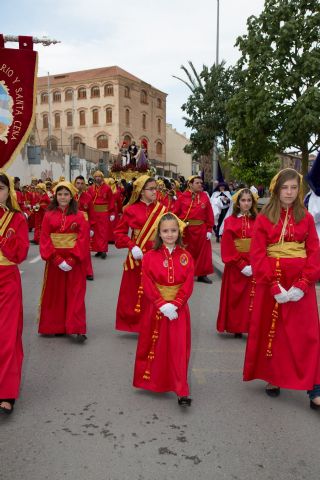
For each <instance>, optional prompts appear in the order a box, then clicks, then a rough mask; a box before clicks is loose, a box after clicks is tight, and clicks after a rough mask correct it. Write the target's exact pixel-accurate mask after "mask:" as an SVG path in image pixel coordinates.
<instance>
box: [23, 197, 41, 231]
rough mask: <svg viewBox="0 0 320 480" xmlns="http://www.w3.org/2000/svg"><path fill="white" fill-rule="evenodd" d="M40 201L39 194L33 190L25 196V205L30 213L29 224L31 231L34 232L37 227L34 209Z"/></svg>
mask: <svg viewBox="0 0 320 480" xmlns="http://www.w3.org/2000/svg"><path fill="white" fill-rule="evenodd" d="M38 201H39V194H38V193H37V192H35V191H33V190H27V191H26V194H25V205H26V209H27V210H28V212H29V217H28V224H29V229H30V230H32V229H33V228H34V226H35V218H34V210H33V207H34V206H35V205H36V204H37V203H38Z"/></svg>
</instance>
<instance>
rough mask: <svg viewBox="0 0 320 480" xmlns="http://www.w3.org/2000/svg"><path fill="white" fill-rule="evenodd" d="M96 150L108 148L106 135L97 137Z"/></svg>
mask: <svg viewBox="0 0 320 480" xmlns="http://www.w3.org/2000/svg"><path fill="white" fill-rule="evenodd" d="M97 148H108V137H107V135H99V137H97Z"/></svg>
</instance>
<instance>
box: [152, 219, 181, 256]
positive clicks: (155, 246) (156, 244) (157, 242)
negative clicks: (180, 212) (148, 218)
mask: <svg viewBox="0 0 320 480" xmlns="http://www.w3.org/2000/svg"><path fill="white" fill-rule="evenodd" d="M165 220H174V221H175V222H176V224H177V227H178V231H179V235H178V238H177V241H176V245H179V247H182V248H183V242H182V234H181V232H180V228H179V223H178V220H177V218H176V216H175V215H173V214H172V213H165V214H164V215H163V216H162V217H161V219H160V222H159V223H158V226H157V231H156V236H155V239H154V244H153V249H154V250H159V248H161V247H162V245H163V241H162V238H161V237H160V227H161V224H162V223H163V222H164V221H165Z"/></svg>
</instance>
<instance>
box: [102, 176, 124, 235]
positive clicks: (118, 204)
mask: <svg viewBox="0 0 320 480" xmlns="http://www.w3.org/2000/svg"><path fill="white" fill-rule="evenodd" d="M104 181H105V182H106V184H107V185H109V187H110V188H111V191H112V194H113V200H114V210H115V219H114V221H113V222H112V223H111V225H110V235H109V243H114V230H115V228H116V227H117V225H118V223H119V220H120V217H121V215H122V200H123V197H122V191H121V190H120V188H118V186H117V182H116V181H115V179H114V178H112V177H110V178H105V180H104Z"/></svg>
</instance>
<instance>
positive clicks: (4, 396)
mask: <svg viewBox="0 0 320 480" xmlns="http://www.w3.org/2000/svg"><path fill="white" fill-rule="evenodd" d="M28 248H29V239H28V225H27V222H26V220H25V218H24V216H23V215H22V213H21V212H20V209H19V205H18V202H17V199H16V195H15V191H14V186H13V181H12V180H11V178H10V177H9V176H8V175H7V174H6V173H5V172H2V171H0V292H1V295H0V312H1V314H0V413H1V414H10V413H12V411H13V405H14V403H15V400H16V399H17V398H18V396H19V388H20V381H21V368H22V361H23V347H22V328H23V312H22V290H21V276H20V272H19V269H18V267H17V264H19V263H21V262H23V260H25V258H26V257H27V254H28Z"/></svg>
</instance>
